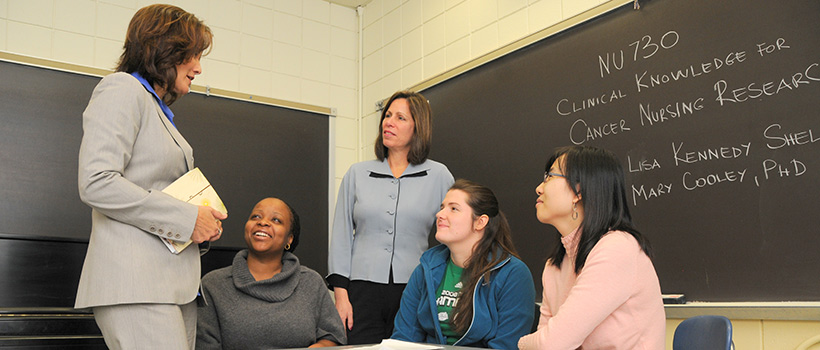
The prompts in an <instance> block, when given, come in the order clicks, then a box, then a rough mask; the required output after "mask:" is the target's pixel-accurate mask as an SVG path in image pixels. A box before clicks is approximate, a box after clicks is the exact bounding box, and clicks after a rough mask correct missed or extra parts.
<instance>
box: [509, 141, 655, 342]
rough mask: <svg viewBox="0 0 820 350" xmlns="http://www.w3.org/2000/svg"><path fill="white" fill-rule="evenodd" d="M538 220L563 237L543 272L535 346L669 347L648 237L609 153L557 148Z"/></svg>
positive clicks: (538, 202) (539, 201)
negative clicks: (632, 213)
mask: <svg viewBox="0 0 820 350" xmlns="http://www.w3.org/2000/svg"><path fill="white" fill-rule="evenodd" d="M535 192H536V193H537V194H538V199H537V200H536V203H535V209H536V217H537V218H538V221H540V222H542V223H545V224H549V225H552V226H553V227H555V228H556V229H557V230H558V232H559V233H560V236H556V238H555V248H554V249H553V251H552V252H551V253H550V254H549V256H548V260H547V263H546V266H544V273H543V275H542V280H543V285H544V291H543V295H542V304H541V316H540V318H539V322H538V330H537V331H536V332H535V333H532V334H529V335H526V336H524V337H522V338H521V339H520V340H519V342H518V348H519V349H521V350H530V349H578V348H583V349H630V350H631V349H652V350H662V349H664V343H665V336H666V317H665V314H664V310H663V299H662V297H661V289H660V284H659V283H658V276H657V274H656V273H655V267H654V266H653V265H652V260H651V259H650V256H651V252H650V249H649V242H648V241H647V240H646V238H645V237H644V236H643V235H642V234H641V233H640V232H638V230H637V229H635V227H633V225H632V218H631V216H630V214H629V208H628V206H627V200H626V191H625V187H624V175H623V169H622V167H621V165H620V162H619V161H618V159H617V157H616V156H615V155H614V154H613V153H612V152H609V151H606V150H603V149H599V148H594V147H587V146H571V147H565V148H560V149H558V150H556V151H555V153H554V154H553V155H552V157H551V158H550V159H549V161H548V162H547V170H546V172H545V173H544V181H543V182H542V183H541V184H540V185H538V187H536V189H535Z"/></svg>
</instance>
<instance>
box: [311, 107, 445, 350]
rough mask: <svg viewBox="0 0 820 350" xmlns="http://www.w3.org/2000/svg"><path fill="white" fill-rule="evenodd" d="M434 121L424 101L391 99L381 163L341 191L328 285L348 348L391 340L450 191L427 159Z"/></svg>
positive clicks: (348, 177)
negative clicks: (409, 285) (407, 290)
mask: <svg viewBox="0 0 820 350" xmlns="http://www.w3.org/2000/svg"><path fill="white" fill-rule="evenodd" d="M432 118H433V111H432V109H431V108H430V104H429V103H428V102H427V99H426V98H424V96H422V95H421V94H419V93H416V92H412V91H399V92H397V93H395V94H393V96H391V97H390V99H389V100H388V101H387V103H386V105H385V107H384V110H383V111H382V115H381V121H380V124H379V136H378V138H376V144H375V152H376V158H378V159H375V160H371V161H365V162H360V163H356V164H353V165H352V166H351V167H350V169H349V170H348V171H347V173H346V174H345V176H344V179H343V180H342V184H341V187H340V188H339V196H338V197H337V199H336V213H335V215H334V217H333V230H332V233H331V240H330V256H329V258H328V265H329V268H328V270H329V272H330V275H329V276H328V278H327V281H328V283H330V285H331V286H333V292H334V295H335V297H336V309H337V310H338V311H339V316H340V317H341V318H342V323H344V324H345V326H346V328H347V330H348V334H347V337H348V343H349V344H368V343H378V342H380V341H381V340H382V339H385V338H389V337H390V335H391V334H392V333H393V319H394V318H395V316H396V312H397V311H398V309H399V301H400V299H401V293H402V291H403V290H404V286H405V285H406V284H407V281H408V280H409V279H410V274H411V273H412V272H413V268H415V267H416V265H418V263H419V257H421V253H423V252H424V251H425V250H426V249H427V241H428V240H427V238H428V237H429V236H430V232H431V231H432V229H433V224H434V214H435V213H436V211H437V210H438V206H439V204H440V203H441V200H442V199H443V198H444V194H445V193H447V189H448V188H449V187H450V185H452V184H453V175H451V174H450V171H449V170H448V169H447V167H446V166H444V164H441V163H438V162H435V161H433V160H430V159H427V154H428V153H429V152H430V145H431V140H432V128H433V123H432Z"/></svg>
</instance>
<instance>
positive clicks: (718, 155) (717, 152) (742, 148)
mask: <svg viewBox="0 0 820 350" xmlns="http://www.w3.org/2000/svg"><path fill="white" fill-rule="evenodd" d="M751 147H752V143H751V142H748V143H742V144H740V145H739V146H727V147H716V148H708V149H705V150H699V151H690V152H681V148H683V142H681V143H679V144H677V145H675V143H674V142H672V155H674V157H675V166H679V165H680V164H681V163H686V164H692V163H697V162H702V161H707V160H716V159H731V158H738V157H741V156H745V157H748V156H749V151H750V150H751Z"/></svg>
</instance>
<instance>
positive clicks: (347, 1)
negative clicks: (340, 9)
mask: <svg viewBox="0 0 820 350" xmlns="http://www.w3.org/2000/svg"><path fill="white" fill-rule="evenodd" d="M327 1H328V2H331V3H334V4H338V5H342V6H347V7H351V8H356V7H358V6H364V5H367V4H368V3H370V2H371V1H373V0H327Z"/></svg>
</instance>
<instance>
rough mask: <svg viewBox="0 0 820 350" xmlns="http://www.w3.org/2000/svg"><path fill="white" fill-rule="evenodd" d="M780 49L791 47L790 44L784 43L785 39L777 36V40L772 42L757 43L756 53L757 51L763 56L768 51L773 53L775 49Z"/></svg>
mask: <svg viewBox="0 0 820 350" xmlns="http://www.w3.org/2000/svg"><path fill="white" fill-rule="evenodd" d="M782 49H791V46H789V45H786V39H783V38H777V40H776V41H775V43H774V44H767V43H760V44H757V53H759V54H760V56H763V55H765V54H770V53H773V52H775V51H780V50H782Z"/></svg>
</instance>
